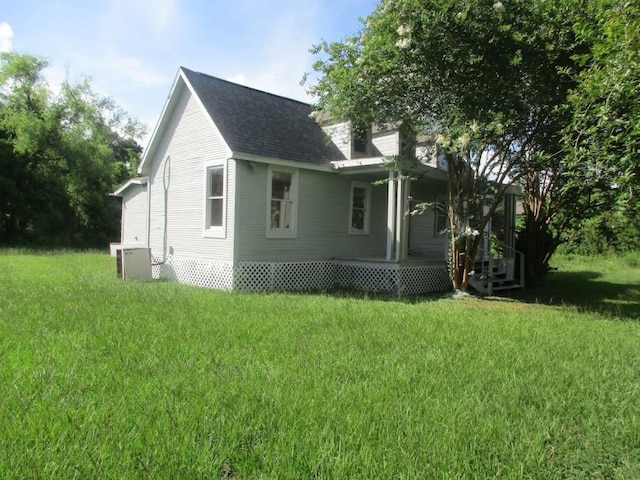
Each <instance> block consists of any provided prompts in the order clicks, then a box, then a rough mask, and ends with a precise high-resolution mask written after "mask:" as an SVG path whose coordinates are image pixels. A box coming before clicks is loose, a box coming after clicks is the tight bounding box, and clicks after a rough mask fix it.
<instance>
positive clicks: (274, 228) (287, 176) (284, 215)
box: [267, 165, 298, 238]
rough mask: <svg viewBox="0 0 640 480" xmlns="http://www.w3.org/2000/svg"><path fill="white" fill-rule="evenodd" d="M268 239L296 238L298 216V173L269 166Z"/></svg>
mask: <svg viewBox="0 0 640 480" xmlns="http://www.w3.org/2000/svg"><path fill="white" fill-rule="evenodd" d="M267 199H268V201H269V204H268V205H267V237H269V238H295V237H296V230H297V229H296V226H297V220H298V219H297V215H298V171H297V170H296V169H291V168H286V167H278V166H272V165H269V169H268V183H267Z"/></svg>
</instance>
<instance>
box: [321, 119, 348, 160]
mask: <svg viewBox="0 0 640 480" xmlns="http://www.w3.org/2000/svg"><path fill="white" fill-rule="evenodd" d="M322 129H323V130H324V133H326V134H327V136H328V137H329V138H330V139H331V141H332V142H333V143H334V144H335V145H336V147H338V149H339V150H340V152H341V153H342V154H343V155H344V158H351V128H350V127H349V123H348V122H340V123H336V124H333V125H328V126H325V127H322Z"/></svg>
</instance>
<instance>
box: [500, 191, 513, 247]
mask: <svg viewBox="0 0 640 480" xmlns="http://www.w3.org/2000/svg"><path fill="white" fill-rule="evenodd" d="M515 218H516V196H515V195H513V194H511V193H507V194H506V195H505V196H504V240H503V241H504V243H505V244H507V245H508V246H509V247H511V248H515V224H514V223H515Z"/></svg>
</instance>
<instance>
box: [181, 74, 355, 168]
mask: <svg viewBox="0 0 640 480" xmlns="http://www.w3.org/2000/svg"><path fill="white" fill-rule="evenodd" d="M182 71H183V72H184V74H185V76H186V77H187V79H188V80H189V83H190V84H191V86H192V87H193V89H194V91H195V93H196V94H197V95H198V97H199V98H200V101H201V102H202V104H203V105H204V107H205V108H206V110H207V112H208V113H209V115H210V117H211V119H212V120H213V122H214V123H215V124H216V126H217V127H218V130H220V133H221V134H222V136H223V137H224V139H225V141H226V142H227V145H229V148H231V150H232V151H233V152H237V153H248V154H252V155H260V156H266V157H274V158H281V159H285V160H297V161H301V162H306V163H315V164H326V163H328V162H329V161H331V160H343V159H344V156H343V155H342V153H341V152H340V150H339V149H338V148H337V147H336V146H335V145H334V144H333V143H331V142H330V141H329V140H328V138H327V136H326V135H325V134H324V132H323V130H322V128H321V127H320V126H319V125H318V124H316V122H315V121H314V120H313V119H312V118H310V117H309V114H310V113H311V106H310V105H308V104H306V103H303V102H299V101H297V100H291V99H289V98H284V97H280V96H278V95H273V94H271V93H266V92H262V91H260V90H254V89H252V88H249V87H245V86H243V85H238V84H235V83H231V82H228V81H226V80H221V79H219V78H216V77H212V76H210V75H206V74H203V73H199V72H194V71H192V70H188V69H186V68H184V67H182Z"/></svg>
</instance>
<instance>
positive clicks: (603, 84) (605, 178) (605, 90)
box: [521, 0, 640, 278]
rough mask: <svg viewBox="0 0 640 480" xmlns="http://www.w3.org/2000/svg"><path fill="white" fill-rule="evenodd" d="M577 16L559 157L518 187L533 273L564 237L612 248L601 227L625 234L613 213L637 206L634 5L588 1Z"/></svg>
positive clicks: (637, 30) (638, 65)
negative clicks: (522, 195)
mask: <svg viewBox="0 0 640 480" xmlns="http://www.w3.org/2000/svg"><path fill="white" fill-rule="evenodd" d="M575 18H576V22H575V23H574V25H573V27H572V28H573V30H574V35H575V36H576V38H577V39H578V41H579V42H580V44H581V45H582V50H581V51H577V52H576V53H575V56H574V60H575V62H574V63H573V65H571V66H567V67H566V73H567V75H568V76H570V78H572V80H573V87H572V89H571V91H570V93H569V95H568V97H567V101H566V103H565V104H564V105H562V106H560V107H559V109H560V110H562V111H563V113H564V117H565V123H564V125H563V127H562V131H561V134H562V138H561V140H562V147H563V149H564V150H563V155H561V156H558V157H550V158H548V159H547V161H546V162H545V163H543V164H542V165H539V166H538V168H537V170H535V171H534V170H532V171H529V172H528V174H527V176H526V177H525V181H526V183H525V187H524V189H523V190H524V193H525V203H524V206H525V215H526V219H527V221H526V224H525V228H524V229H523V231H522V232H521V233H522V235H521V238H522V243H521V245H523V248H526V249H527V253H528V255H527V256H528V258H529V259H530V261H529V265H528V269H529V276H530V277H533V278H539V277H540V276H541V275H542V274H543V273H544V272H545V271H546V270H547V269H548V268H549V261H550V259H551V256H552V255H553V253H554V252H555V249H556V248H557V247H558V246H559V245H560V244H561V243H562V242H565V241H567V240H569V241H571V242H572V243H573V244H581V243H584V242H590V243H592V244H593V245H591V246H587V245H583V247H581V251H584V252H592V251H595V250H597V248H596V245H597V244H599V243H600V241H601V240H606V241H608V242H611V245H612V246H615V244H616V242H617V240H616V239H615V238H614V237H615V235H614V232H612V231H611V229H610V228H606V225H607V224H609V225H610V226H614V225H618V226H619V227H618V229H619V230H620V231H621V235H627V236H628V234H629V232H628V231H627V228H622V226H621V224H620V222H619V219H618V218H617V217H618V216H619V215H623V216H627V217H629V216H630V217H631V219H630V220H631V221H630V222H629V224H633V218H634V215H636V214H637V213H635V212H638V211H639V210H640V209H639V208H638V185H639V183H638V182H639V181H638V176H639V173H640V169H639V166H638V165H639V163H638V151H639V148H640V81H639V79H640V60H639V59H638V52H639V51H640V9H639V7H638V6H637V4H634V3H632V2H627V3H619V2H613V1H610V0H593V1H591V2H589V3H588V5H586V6H585V8H584V12H583V14H582V15H579V16H576V17H575ZM603 215H604V216H606V218H603ZM591 218H593V219H594V220H593V221H589V222H588V224H587V225H589V232H584V231H583V226H584V225H585V221H586V220H589V219H591ZM596 225H599V227H596ZM595 232H599V234H595ZM585 233H586V236H585ZM598 235H599V236H600V237H602V238H600V239H598V238H597V237H598ZM581 236H584V238H583V239H580V238H578V239H576V238H575V237H581ZM621 240H622V239H621Z"/></svg>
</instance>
